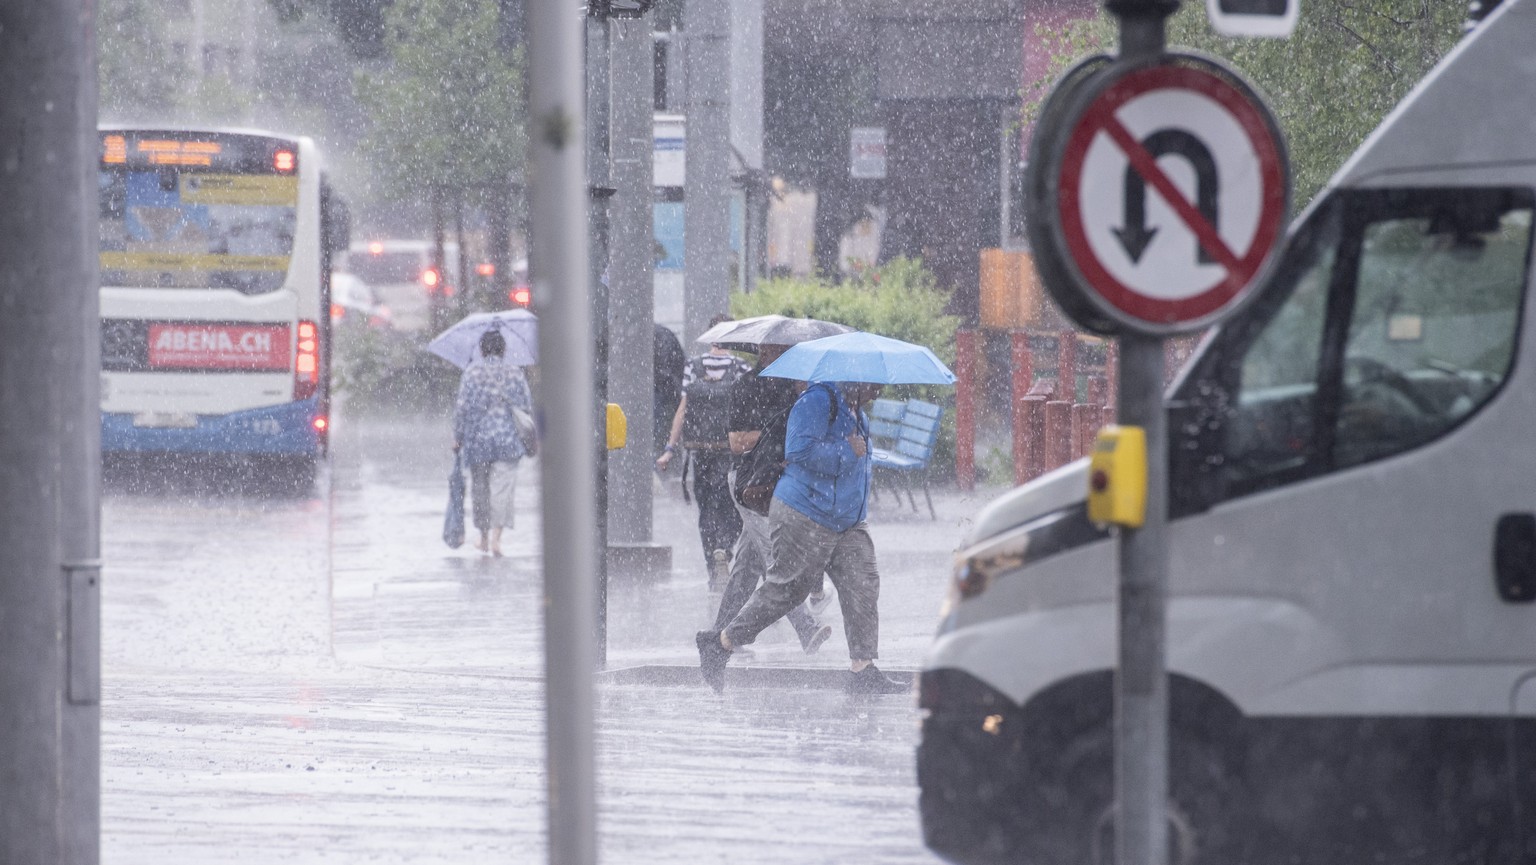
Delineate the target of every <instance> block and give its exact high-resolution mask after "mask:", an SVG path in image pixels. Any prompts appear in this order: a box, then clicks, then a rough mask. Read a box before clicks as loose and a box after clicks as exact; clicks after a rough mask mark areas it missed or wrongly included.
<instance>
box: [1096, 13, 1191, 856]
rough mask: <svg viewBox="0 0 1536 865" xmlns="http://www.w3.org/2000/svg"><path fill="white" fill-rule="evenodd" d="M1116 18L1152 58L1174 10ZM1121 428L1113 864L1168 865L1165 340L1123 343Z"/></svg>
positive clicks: (1132, 338) (1127, 43)
mask: <svg viewBox="0 0 1536 865" xmlns="http://www.w3.org/2000/svg"><path fill="white" fill-rule="evenodd" d="M1109 8H1110V11H1111V12H1114V13H1115V14H1117V15H1118V16H1119V18H1120V56H1119V59H1120V60H1122V61H1135V60H1138V59H1141V58H1145V57H1156V56H1158V55H1161V54H1162V53H1163V50H1164V48H1165V45H1166V42H1165V40H1166V31H1165V30H1164V27H1165V24H1166V18H1165V16H1166V15H1169V14H1171V13H1172V12H1174V11H1176V10H1177V8H1178V0H1172V2H1159V0H1142V2H1129V0H1118V2H1116V0H1111V2H1110V4H1109ZM1119 348H1120V368H1119V370H1118V375H1119V381H1118V382H1117V384H1118V387H1117V388H1116V390H1117V393H1118V398H1117V402H1116V405H1115V413H1116V420H1117V421H1118V422H1119V423H1121V424H1124V425H1127V426H1133V427H1141V428H1142V430H1144V432H1145V435H1146V442H1147V485H1146V490H1147V511H1146V516H1145V521H1144V522H1143V523H1142V525H1141V527H1140V528H1122V529H1121V530H1120V550H1119V556H1120V591H1119V605H1118V612H1119V635H1120V639H1119V648H1118V653H1119V654H1118V657H1117V659H1116V661H1117V663H1116V675H1115V799H1116V804H1117V805H1118V806H1119V808H1118V811H1119V819H1118V820H1116V821H1115V860H1116V861H1117V862H1119V863H1120V865H1165V863H1166V861H1167V858H1168V821H1167V819H1166V818H1165V817H1164V811H1165V810H1166V809H1167V805H1166V803H1167V801H1168V669H1167V666H1168V665H1167V604H1168V413H1167V412H1166V411H1165V410H1164V408H1163V378H1164V370H1163V364H1164V360H1163V340H1162V338H1161V337H1158V336H1148V335H1143V334H1139V333H1135V332H1127V333H1125V334H1123V335H1122V336H1121V337H1120V344H1119Z"/></svg>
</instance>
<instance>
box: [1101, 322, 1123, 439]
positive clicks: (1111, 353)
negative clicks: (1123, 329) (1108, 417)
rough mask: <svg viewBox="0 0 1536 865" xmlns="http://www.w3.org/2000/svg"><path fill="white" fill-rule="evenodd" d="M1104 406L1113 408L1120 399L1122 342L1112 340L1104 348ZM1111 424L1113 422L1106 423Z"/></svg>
mask: <svg viewBox="0 0 1536 865" xmlns="http://www.w3.org/2000/svg"><path fill="white" fill-rule="evenodd" d="M1104 379H1105V382H1104V384H1105V391H1104V404H1105V405H1107V406H1111V407H1113V406H1114V405H1115V404H1116V403H1117V402H1119V397H1120V342H1119V341H1118V340H1110V343H1109V345H1107V346H1105V347H1104ZM1105 423H1111V421H1105Z"/></svg>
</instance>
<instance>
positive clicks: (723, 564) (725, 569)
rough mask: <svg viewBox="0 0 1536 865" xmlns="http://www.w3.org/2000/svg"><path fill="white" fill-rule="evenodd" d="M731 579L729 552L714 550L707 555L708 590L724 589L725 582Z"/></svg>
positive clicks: (718, 590) (717, 590)
mask: <svg viewBox="0 0 1536 865" xmlns="http://www.w3.org/2000/svg"><path fill="white" fill-rule="evenodd" d="M730 581H731V554H730V553H728V552H726V551H725V550H715V551H714V552H713V553H711V554H710V556H709V588H710V591H714V592H720V591H724V590H725V584H726V583H729V582H730Z"/></svg>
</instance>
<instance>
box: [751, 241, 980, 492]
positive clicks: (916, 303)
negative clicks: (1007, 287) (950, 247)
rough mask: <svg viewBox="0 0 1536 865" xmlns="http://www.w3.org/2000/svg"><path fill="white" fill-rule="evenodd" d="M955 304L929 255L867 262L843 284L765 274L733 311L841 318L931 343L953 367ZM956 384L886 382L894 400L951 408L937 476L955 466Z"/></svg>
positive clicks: (937, 460) (872, 330)
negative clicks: (950, 311) (951, 310)
mask: <svg viewBox="0 0 1536 865" xmlns="http://www.w3.org/2000/svg"><path fill="white" fill-rule="evenodd" d="M948 303H949V293H948V292H946V291H944V290H943V289H941V288H939V287H938V284H937V281H936V280H935V279H934V276H933V272H932V271H930V270H928V268H926V267H924V266H923V263H922V262H921V261H919V260H917V259H909V258H898V259H894V260H892V261H890V262H887V263H886V264H884V265H881V266H879V267H868V268H861V269H859V270H858V271H856V272H855V273H854V274H853V275H852V277H851V278H849V279H847V280H845V281H843V282H841V283H833V282H831V281H829V280H826V279H822V278H819V277H790V278H780V279H770V280H765V281H763V282H760V283H758V287H757V290H756V291H754V292H752V293H751V294H735V295H733V296H732V297H731V313H732V314H733V315H735V316H736V317H738V318H747V317H750V316H754V315H768V314H770V313H778V314H780V315H788V316H792V317H796V318H819V319H822V320H824V321H835V322H839V323H841V324H846V325H848V326H849V327H852V328H856V329H858V330H863V331H868V332H869V333H878V334H880V335H881V336H889V337H892V338H894V339H900V340H905V341H907V342H911V343H916V344H917V345H924V346H927V347H928V348H929V349H932V351H933V353H934V354H936V355H938V356H939V359H940V360H943V361H944V362H945V363H946V364H948V365H950V366H951V367H953V366H954V363H955V329H956V328H957V327H958V326H959V324H960V319H959V318H957V317H955V316H952V315H946V314H945V313H944V307H945V305H946V304H948ZM954 390H955V389H954V388H953V387H934V386H926V385H925V386H916V385H901V386H898V387H888V388H886V390H885V394H884V395H885V396H887V397H890V398H891V399H921V400H925V401H928V402H933V403H937V404H939V405H941V406H943V407H944V418H943V422H942V425H941V427H940V429H939V440H938V444H937V445H936V446H935V448H934V453H933V463H932V465H931V467H930V471H931V473H932V476H933V477H935V478H943V477H946V476H952V475H953V473H954V460H955V452H954V442H955V435H954V429H955V394H954Z"/></svg>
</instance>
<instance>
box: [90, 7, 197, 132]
mask: <svg viewBox="0 0 1536 865" xmlns="http://www.w3.org/2000/svg"><path fill="white" fill-rule="evenodd" d="M97 15H98V17H97V22H96V31H97V33H98V34H99V39H100V43H101V44H100V49H99V54H100V62H99V64H98V66H97V76H98V81H99V87H100V102H101V114H102V115H103V116H104V117H114V118H115V117H128V116H132V115H136V114H146V115H165V114H167V113H169V112H171V111H172V110H173V109H174V108H175V107H176V105H177V94H178V93H180V92H181V91H182V89H183V88H184V86H185V83H186V82H185V77H186V76H185V73H184V72H183V70H182V67H181V64H180V63H178V62H176V59H175V58H173V57H172V56H171V52H170V49H169V46H168V45H167V44H166V40H165V37H164V32H165V20H164V17H163V15H161V13H160V12H159V10H158V7H157V6H156V5H154V4H152V3H150V2H148V0H102V3H101V7H100V9H99V10H98V12H97Z"/></svg>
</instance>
